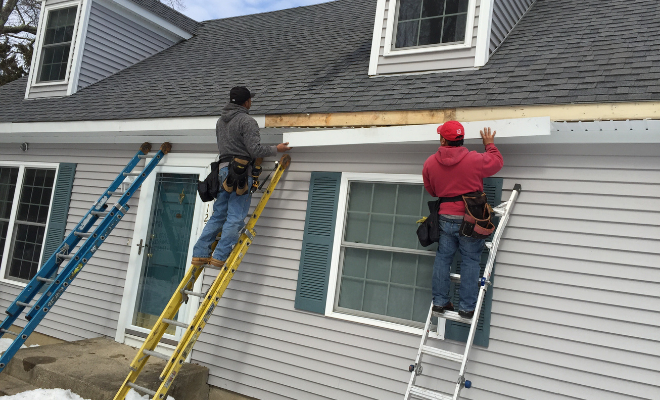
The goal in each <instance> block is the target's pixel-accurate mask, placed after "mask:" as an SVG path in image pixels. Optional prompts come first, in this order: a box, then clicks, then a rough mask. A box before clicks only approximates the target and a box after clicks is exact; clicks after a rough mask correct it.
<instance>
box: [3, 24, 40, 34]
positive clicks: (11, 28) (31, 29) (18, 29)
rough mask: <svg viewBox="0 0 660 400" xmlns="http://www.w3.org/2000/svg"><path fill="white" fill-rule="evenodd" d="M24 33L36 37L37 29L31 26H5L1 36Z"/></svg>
mask: <svg viewBox="0 0 660 400" xmlns="http://www.w3.org/2000/svg"><path fill="white" fill-rule="evenodd" d="M22 32H26V33H31V34H33V35H36V34H37V27H35V26H30V25H18V26H4V27H1V28H0V35H3V34H7V33H22Z"/></svg>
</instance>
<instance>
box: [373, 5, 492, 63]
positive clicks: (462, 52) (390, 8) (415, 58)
mask: <svg viewBox="0 0 660 400" xmlns="http://www.w3.org/2000/svg"><path fill="white" fill-rule="evenodd" d="M396 1H397V0H388V1H387V2H386V4H385V14H384V16H383V32H382V34H381V45H380V55H379V57H378V70H377V74H398V73H406V72H421V71H436V70H444V69H460V68H472V67H474V57H475V54H476V45H477V28H478V25H479V10H480V4H481V0H477V8H476V13H475V17H474V29H473V32H472V47H470V48H468V49H458V50H445V51H437V52H430V53H421V54H407V55H405V54H403V55H394V54H393V53H390V55H389V56H387V57H386V56H384V55H383V54H384V50H385V37H386V35H387V18H388V16H389V14H390V13H396Z"/></svg>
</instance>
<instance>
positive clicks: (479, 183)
mask: <svg viewBox="0 0 660 400" xmlns="http://www.w3.org/2000/svg"><path fill="white" fill-rule="evenodd" d="M495 133H496V132H492V133H491V130H490V128H485V129H484V130H483V131H481V137H482V139H483V142H484V146H485V147H486V152H485V153H483V154H482V153H477V152H476V151H469V150H468V149H466V148H465V147H463V138H464V136H465V128H463V125H461V124H460V123H459V122H457V121H448V122H446V123H444V124H443V125H441V126H440V127H438V134H440V148H439V149H438V152H437V153H435V154H434V155H432V156H431V157H429V158H428V159H427V160H426V162H425V163H424V172H423V176H424V187H425V188H426V191H427V192H429V194H431V196H433V197H440V198H442V197H455V196H460V195H463V194H466V193H470V192H474V191H478V190H479V191H483V190H484V183H483V179H484V178H487V177H489V176H491V175H494V174H496V173H497V172H498V171H499V170H500V169H502V166H503V165H504V159H503V158H502V154H500V152H499V150H497V147H495V144H494V141H495ZM439 214H440V218H439V219H440V242H439V244H438V251H437V253H436V256H435V263H434V264H433V312H436V313H443V312H445V311H454V305H453V304H452V303H451V301H449V283H450V280H449V269H450V267H451V263H452V261H453V259H454V254H455V253H456V251H457V250H458V251H460V252H461V257H462V262H461V287H460V291H459V294H460V304H459V308H458V313H459V315H460V316H461V317H463V318H472V316H473V315H474V309H475V307H476V305H477V296H478V291H479V286H478V281H479V272H480V268H479V261H480V260H481V253H482V251H483V248H484V244H485V240H484V239H475V238H472V237H467V236H461V235H459V233H458V232H459V228H460V227H461V223H462V221H463V215H465V205H464V204H463V201H455V202H443V203H441V204H440V211H439Z"/></svg>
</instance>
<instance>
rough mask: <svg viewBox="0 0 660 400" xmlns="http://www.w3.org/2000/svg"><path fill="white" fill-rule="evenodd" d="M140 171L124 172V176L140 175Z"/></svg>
mask: <svg viewBox="0 0 660 400" xmlns="http://www.w3.org/2000/svg"><path fill="white" fill-rule="evenodd" d="M140 175H142V172H124V176H140Z"/></svg>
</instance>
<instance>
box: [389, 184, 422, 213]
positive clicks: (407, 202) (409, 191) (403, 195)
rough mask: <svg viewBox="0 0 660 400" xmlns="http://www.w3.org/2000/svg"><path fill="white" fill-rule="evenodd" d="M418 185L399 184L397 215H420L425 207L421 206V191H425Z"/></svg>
mask: <svg viewBox="0 0 660 400" xmlns="http://www.w3.org/2000/svg"><path fill="white" fill-rule="evenodd" d="M425 191H426V190H424V188H423V187H421V186H420V185H399V192H398V193H397V200H396V213H397V215H414V216H417V215H422V214H424V212H422V211H423V210H425V209H426V207H423V206H422V192H425Z"/></svg>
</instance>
